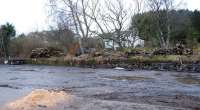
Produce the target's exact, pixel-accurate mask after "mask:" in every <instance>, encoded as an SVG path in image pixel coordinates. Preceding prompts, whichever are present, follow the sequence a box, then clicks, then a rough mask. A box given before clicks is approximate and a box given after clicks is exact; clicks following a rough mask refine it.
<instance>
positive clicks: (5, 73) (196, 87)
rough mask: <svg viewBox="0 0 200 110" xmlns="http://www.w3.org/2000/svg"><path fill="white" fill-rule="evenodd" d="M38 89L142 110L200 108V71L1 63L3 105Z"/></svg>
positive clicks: (109, 107) (0, 81) (114, 109)
mask: <svg viewBox="0 0 200 110" xmlns="http://www.w3.org/2000/svg"><path fill="white" fill-rule="evenodd" d="M36 89H45V90H58V91H66V92H68V93H70V94H71V95H73V96H76V97H79V98H81V99H91V100H98V101H99V103H100V102H102V103H103V102H113V103H114V102H115V103H118V102H119V103H120V104H119V105H121V107H122V109H124V110H126V109H130V110H131V107H133V106H130V107H129V108H123V105H124V107H127V105H126V104H130V105H131V104H134V107H135V108H137V109H138V110H140V109H139V108H140V104H144V105H151V106H153V107H154V106H155V107H157V106H159V107H164V108H169V109H191V110H199V109H200V73H182V72H161V71H126V70H117V69H90V68H77V67H57V66H33V65H0V106H4V105H5V104H7V103H9V102H12V101H14V100H17V99H18V98H20V97H23V96H25V95H27V94H29V93H30V92H31V91H33V90H36ZM82 103H83V105H84V102H82ZM88 103H89V102H87V104H88ZM135 104H136V105H135ZM137 104H138V105H137ZM125 105H126V106H125ZM100 106H101V107H102V104H100V105H99V108H100V109H99V110H101V109H102V108H101V107H100ZM141 106H142V105H141ZM106 107H107V108H106ZM106 107H105V106H104V109H105V110H110V109H111V110H117V109H116V108H118V109H119V106H118V107H117V106H112V104H111V105H109V104H108V105H107V106H106ZM159 107H157V108H159ZM97 108H98V107H97ZM146 108H148V107H146ZM104 109H102V110H104ZM161 109H162V108H161ZM80 110H81V109H80ZM88 110H89V109H88ZM141 110H143V109H141ZM144 110H146V109H145V107H144Z"/></svg>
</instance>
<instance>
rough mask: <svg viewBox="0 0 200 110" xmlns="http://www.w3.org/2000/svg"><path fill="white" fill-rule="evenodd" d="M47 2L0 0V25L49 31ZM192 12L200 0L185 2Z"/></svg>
mask: <svg viewBox="0 0 200 110" xmlns="http://www.w3.org/2000/svg"><path fill="white" fill-rule="evenodd" d="M46 2H47V0H0V24H1V25H2V24H5V23H6V22H9V23H12V24H13V25H14V26H15V28H16V30H17V34H21V33H28V32H32V31H42V30H47V29H48V27H49V25H48V23H49V22H48V17H47V16H48V12H47V6H46ZM185 2H186V4H187V5H186V6H187V7H188V9H190V10H195V9H199V10H200V0H185Z"/></svg>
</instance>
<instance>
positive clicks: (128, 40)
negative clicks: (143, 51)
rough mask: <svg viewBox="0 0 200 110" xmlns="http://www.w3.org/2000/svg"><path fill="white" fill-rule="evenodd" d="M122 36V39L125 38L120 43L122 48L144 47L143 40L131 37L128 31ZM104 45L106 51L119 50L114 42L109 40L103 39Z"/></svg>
mask: <svg viewBox="0 0 200 110" xmlns="http://www.w3.org/2000/svg"><path fill="white" fill-rule="evenodd" d="M123 35H124V36H123V38H125V40H123V41H122V45H123V46H124V47H137V46H140V47H144V40H142V39H140V38H139V37H138V36H133V35H132V34H131V33H129V32H128V31H125V32H124V34H123ZM109 37H110V36H109ZM112 38H116V37H112ZM115 41H116V40H115ZM104 45H105V48H106V49H113V48H114V49H115V50H116V49H117V48H119V45H118V44H117V43H116V42H114V40H111V39H109V38H108V39H106V38H105V39H104Z"/></svg>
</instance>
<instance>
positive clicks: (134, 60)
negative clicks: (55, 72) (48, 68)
mask: <svg viewBox="0 0 200 110" xmlns="http://www.w3.org/2000/svg"><path fill="white" fill-rule="evenodd" d="M26 63H27V64H34V65H54V66H75V67H87V68H116V67H121V68H125V69H127V70H155V71H176V72H200V56H194V55H192V56H180V55H167V56H161V55H160V56H133V57H129V58H127V57H123V56H121V57H102V56H100V57H99V56H98V57H84V58H80V57H71V58H64V57H62V58H61V57H59V58H58V57H54V58H39V59H26Z"/></svg>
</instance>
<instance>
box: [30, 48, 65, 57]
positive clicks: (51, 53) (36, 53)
mask: <svg viewBox="0 0 200 110" xmlns="http://www.w3.org/2000/svg"><path fill="white" fill-rule="evenodd" d="M60 56H64V53H63V52H62V51H61V50H59V49H56V48H53V47H48V48H36V49H34V50H32V51H31V55H30V58H50V57H60Z"/></svg>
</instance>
